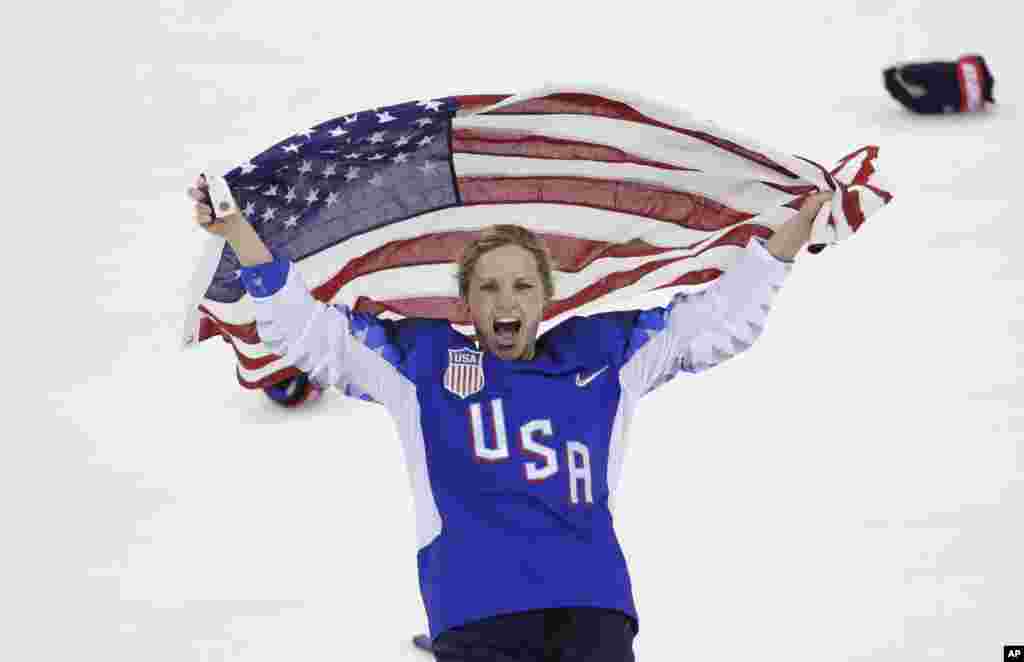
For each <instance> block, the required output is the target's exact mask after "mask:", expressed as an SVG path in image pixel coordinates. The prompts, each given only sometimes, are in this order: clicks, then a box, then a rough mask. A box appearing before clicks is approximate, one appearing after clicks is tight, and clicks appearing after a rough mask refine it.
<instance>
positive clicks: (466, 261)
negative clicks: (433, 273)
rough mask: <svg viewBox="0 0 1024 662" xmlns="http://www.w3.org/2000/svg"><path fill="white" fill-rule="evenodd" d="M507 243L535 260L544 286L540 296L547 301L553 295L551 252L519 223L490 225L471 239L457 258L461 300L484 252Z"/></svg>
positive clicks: (540, 240)
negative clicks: (542, 294)
mask: <svg viewBox="0 0 1024 662" xmlns="http://www.w3.org/2000/svg"><path fill="white" fill-rule="evenodd" d="M509 244H512V245H515V246H519V247H520V248H523V249H525V250H527V251H529V252H530V253H532V254H533V257H534V258H535V259H536V260H537V271H538V272H539V273H540V280H541V284H542V285H543V286H544V296H545V297H546V298H547V299H548V300H549V301H550V300H551V299H553V298H554V296H555V281H554V276H553V275H552V270H553V267H552V263H553V259H552V257H551V252H550V251H549V250H548V247H547V246H546V245H545V243H544V240H543V239H541V238H540V237H538V236H537V235H535V234H534V233H532V232H530V231H529V230H527V229H526V228H524V227H522V226H519V225H492V226H491V227H489V228H485V229H484V230H483V231H481V233H480V236H479V237H478V238H477V239H475V240H473V241H472V242H471V243H470V244H469V245H468V246H466V248H465V250H463V252H462V255H461V256H460V257H459V271H458V275H457V278H458V281H459V296H460V297H462V298H463V299H465V298H467V297H468V296H469V279H470V277H471V276H472V275H473V270H474V269H475V268H476V263H477V261H478V260H479V259H480V257H481V256H483V254H484V253H487V252H490V251H493V250H494V249H495V248H501V247H502V246H507V245H509Z"/></svg>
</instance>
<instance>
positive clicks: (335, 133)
mask: <svg viewBox="0 0 1024 662" xmlns="http://www.w3.org/2000/svg"><path fill="white" fill-rule="evenodd" d="M346 133H348V131H347V130H345V129H343V128H341V127H340V126H336V127H334V128H333V129H331V137H332V138H340V137H342V136H343V135H345V134H346Z"/></svg>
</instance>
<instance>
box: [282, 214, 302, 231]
mask: <svg viewBox="0 0 1024 662" xmlns="http://www.w3.org/2000/svg"><path fill="white" fill-rule="evenodd" d="M298 224H299V217H298V216H296V215H295V214H292V215H291V216H289V217H288V220H286V221H285V222H284V226H285V227H286V228H294V227H295V226H296V225H298Z"/></svg>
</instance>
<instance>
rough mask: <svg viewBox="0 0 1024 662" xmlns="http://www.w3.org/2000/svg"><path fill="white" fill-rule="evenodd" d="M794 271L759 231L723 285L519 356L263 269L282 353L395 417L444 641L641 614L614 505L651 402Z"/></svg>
mask: <svg viewBox="0 0 1024 662" xmlns="http://www.w3.org/2000/svg"><path fill="white" fill-rule="evenodd" d="M791 268H792V265H791V263H788V262H783V261H781V260H779V259H777V258H775V257H773V256H772V255H771V254H770V253H768V251H767V249H766V247H765V245H764V243H763V240H760V239H756V238H755V239H752V240H751V242H750V244H749V245H748V246H747V249H746V252H745V253H744V254H743V256H742V258H741V259H740V260H739V261H738V262H737V263H736V264H735V265H734V266H733V268H732V269H730V270H729V271H727V272H726V273H725V274H724V275H723V276H721V277H720V278H719V279H718V280H717V281H716V282H715V283H714V284H713V285H712V286H711V287H709V288H708V289H706V290H704V291H703V292H700V293H698V294H692V295H683V294H680V295H677V296H675V297H674V298H673V299H672V301H671V303H670V304H669V305H667V306H665V307H658V308H653V309H649V310H633V311H627V312H614V313H603V314H598V315H592V316H588V317H574V318H572V319H569V320H566V321H564V322H562V323H561V324H559V325H557V326H556V327H554V328H552V329H550V330H548V331H547V332H546V333H544V334H543V335H542V336H541V337H540V338H539V339H538V341H537V345H536V356H535V358H534V359H533V360H530V361H503V360H501V359H498V358H497V357H495V356H494V355H492V354H490V353H487V352H482V351H480V350H479V349H478V348H477V347H476V346H475V344H474V342H473V340H472V339H470V338H468V337H466V336H464V335H462V334H460V333H458V332H457V331H455V330H454V329H453V328H452V326H451V325H450V324H449V323H448V322H446V321H443V320H427V319H406V320H401V321H395V320H383V319H379V318H376V317H373V316H370V315H366V314H362V313H355V312H352V311H351V310H349V309H348V308H347V307H344V306H334V305H325V304H323V303H320V302H318V301H316V300H315V299H314V298H313V297H312V296H311V295H310V293H309V289H308V287H307V286H306V284H305V283H304V281H303V280H302V277H301V275H300V274H299V273H298V270H297V269H296V268H295V266H294V265H293V264H291V263H290V262H289V261H288V260H287V259H286V258H284V257H281V256H276V259H275V260H274V261H273V262H270V263H267V264H263V265H257V266H254V267H246V268H243V270H242V280H243V283H244V284H245V286H246V289H247V290H248V292H249V293H250V294H251V295H252V296H253V298H254V302H255V308H256V320H257V329H258V331H259V335H260V338H261V339H262V341H263V342H264V343H265V344H266V345H267V346H268V348H269V349H270V350H271V351H273V352H275V353H276V354H278V355H280V356H282V357H284V358H285V359H286V360H287V361H288V362H289V363H291V364H292V365H295V366H296V367H298V368H299V369H301V370H303V371H304V372H306V373H308V374H310V376H311V378H313V379H316V380H317V381H318V382H320V383H322V384H325V385H333V386H336V387H338V388H341V389H345V390H347V391H348V392H350V393H351V392H353V391H355V392H359V391H362V392H365V393H366V394H368V395H369V397H371V398H372V399H373V400H375V401H377V402H379V403H381V404H383V405H384V406H385V407H386V408H387V410H388V411H389V412H390V414H391V416H392V417H393V419H394V421H395V423H396V426H397V432H398V436H399V438H400V439H401V442H402V444H403V447H404V456H405V461H406V466H407V469H408V471H409V476H410V479H411V485H412V489H413V492H414V497H415V499H414V501H415V504H416V522H417V534H416V537H417V549H418V559H417V560H418V566H419V580H420V591H421V595H422V597H423V602H424V605H425V607H426V612H427V617H428V621H429V624H430V632H431V635H432V636H434V637H436V636H437V635H438V634H440V633H441V632H443V631H444V630H446V629H449V628H451V627H454V626H458V625H462V624H465V623H469V622H472V621H476V620H480V619H483V618H487V617H490V616H495V615H499V614H506V613H513V612H517V611H526V610H532V609H543V608H549V607H603V608H608V609H617V610H620V611H622V612H624V613H626V614H628V615H630V616H631V617H632V618H634V619H636V620H637V622H639V618H638V616H637V610H636V607H635V605H634V601H633V595H632V588H631V585H630V577H629V572H628V570H627V568H626V562H625V558H624V557H623V554H622V550H621V548H620V546H619V542H618V540H617V538H616V535H615V530H614V527H613V524H612V504H611V501H612V497H613V494H614V491H615V488H616V485H617V483H618V478H619V474H620V470H621V467H622V461H623V456H624V453H625V449H626V439H627V433H628V431H629V426H630V420H631V418H632V416H633V413H634V411H635V408H636V405H637V403H638V401H639V399H640V398H641V397H642V396H643V395H645V394H646V393H648V392H650V390H651V389H653V388H655V387H656V386H658V385H660V384H662V383H664V382H665V381H667V380H669V379H671V378H673V377H674V376H675V375H677V374H678V373H679V372H684V373H696V372H699V371H702V370H706V369H707V368H709V367H711V366H714V365H716V364H718V363H720V362H722V361H723V360H725V359H728V358H729V357H731V356H734V355H736V354H737V353H739V352H741V351H743V350H745V349H747V348H748V347H750V345H751V344H752V343H753V342H754V340H755V339H756V338H757V337H758V336H759V334H760V333H761V330H762V329H763V327H764V320H765V318H766V316H767V314H768V311H769V309H770V303H771V300H772V298H773V296H774V294H775V292H776V291H777V290H778V289H779V288H780V287H781V284H782V282H783V280H784V278H785V276H786V275H787V274H788V273H789V271H790V269H791Z"/></svg>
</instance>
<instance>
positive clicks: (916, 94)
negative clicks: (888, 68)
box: [893, 69, 928, 99]
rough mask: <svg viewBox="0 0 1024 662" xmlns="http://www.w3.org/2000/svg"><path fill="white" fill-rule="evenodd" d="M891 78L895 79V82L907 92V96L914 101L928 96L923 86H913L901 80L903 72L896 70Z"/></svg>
mask: <svg viewBox="0 0 1024 662" xmlns="http://www.w3.org/2000/svg"><path fill="white" fill-rule="evenodd" d="M893 78H895V79H896V82H897V83H899V84H900V86H901V87H902V88H903V89H904V90H906V91H907V94H909V95H910V96H911V97H913V98H915V99H920V98H921V97H923V96H924V95H926V94H928V88H926V87H925V86H924V85H915V84H914V83H908V82H907V81H905V80H903V72H902V71H900V70H899V69H897V70H896V71H895V72H894V73H893Z"/></svg>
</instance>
